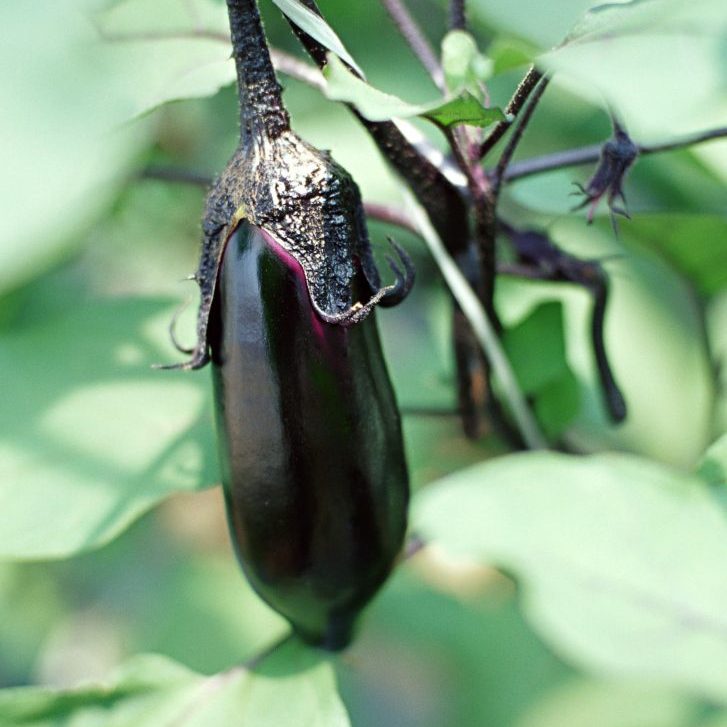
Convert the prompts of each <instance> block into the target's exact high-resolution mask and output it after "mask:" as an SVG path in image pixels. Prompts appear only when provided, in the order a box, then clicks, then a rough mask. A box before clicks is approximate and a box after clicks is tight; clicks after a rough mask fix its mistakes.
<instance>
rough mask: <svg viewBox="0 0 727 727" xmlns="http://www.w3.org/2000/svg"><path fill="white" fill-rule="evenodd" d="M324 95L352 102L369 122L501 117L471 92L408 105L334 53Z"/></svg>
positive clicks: (478, 121) (482, 121)
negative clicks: (350, 68) (350, 69)
mask: <svg viewBox="0 0 727 727" xmlns="http://www.w3.org/2000/svg"><path fill="white" fill-rule="evenodd" d="M324 74H325V76H326V80H327V84H326V96H328V98H330V99H333V100H334V101H345V102H346V103H352V104H354V105H355V106H356V108H357V109H358V110H359V111H360V112H361V114H363V116H365V117H366V118H367V119H369V121H388V120H389V119H394V118H408V117H411V116H421V117H422V118H425V119H429V120H430V121H434V122H436V123H438V124H440V125H442V126H454V125H456V124H469V125H472V126H489V125H490V124H492V123H493V122H495V121H501V120H503V119H504V118H505V116H504V115H503V113H502V111H501V110H500V109H499V108H489V109H486V108H485V107H484V106H483V105H482V104H481V103H480V102H479V101H478V100H477V99H476V98H475V97H474V96H472V94H470V93H468V92H466V91H465V92H463V93H462V94H461V95H460V96H458V97H456V98H452V99H440V100H439V101H433V102H431V103H428V104H410V103H408V102H407V101H403V100H402V99H400V98H398V97H397V96H393V95H391V94H389V93H384V92H383V91H379V90H378V89H376V88H374V87H373V86H370V85H369V84H368V83H366V82H365V81H362V80H361V79H360V78H357V77H356V76H355V75H354V74H353V73H351V71H349V70H348V69H347V68H346V66H345V65H344V64H343V63H341V61H339V60H338V59H337V58H336V57H335V56H332V55H329V56H328V65H327V66H326V69H325V71H324Z"/></svg>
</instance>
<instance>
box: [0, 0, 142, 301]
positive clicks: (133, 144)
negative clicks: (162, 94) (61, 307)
mask: <svg viewBox="0 0 727 727" xmlns="http://www.w3.org/2000/svg"><path fill="white" fill-rule="evenodd" d="M90 5H91V0H65V1H64V2H57V1H56V0H39V2H38V3H37V4H36V5H35V6H34V8H33V12H28V8H27V6H24V5H23V4H22V3H12V2H11V3H2V4H0V27H2V28H3V39H4V40H3V43H2V45H1V46H0V67H2V68H3V69H4V70H3V73H2V74H0V96H2V98H4V99H12V103H9V102H8V103H5V104H4V109H3V113H2V114H1V115H0V137H1V138H2V139H3V144H2V147H1V148H0V166H1V167H2V169H3V175H2V181H1V182H0V295H2V294H4V293H6V292H7V291H9V290H12V289H15V288H17V287H19V286H20V285H22V284H23V283H25V282H26V281H28V280H31V279H33V278H34V277H36V276H38V275H39V274H40V273H42V272H44V271H45V270H47V269H48V268H49V267H51V266H52V265H54V264H55V263H56V262H57V261H58V260H59V259H61V258H63V257H64V256H66V255H67V254H68V249H69V247H71V246H73V245H74V244H75V243H74V235H76V234H77V233H78V232H79V231H82V230H84V229H85V228H86V227H87V226H88V225H89V223H91V222H92V221H93V220H95V219H96V218H97V217H98V216H99V215H100V214H101V213H102V212H103V211H104V210H105V209H107V207H108V206H109V205H110V203H111V201H112V199H113V196H114V194H115V193H116V191H117V190H118V188H119V185H120V183H121V181H122V180H123V178H124V177H125V176H126V175H127V174H128V173H129V171H130V170H131V168H132V164H133V161H134V158H135V157H136V156H137V155H138V154H139V152H140V150H141V149H142V148H143V147H144V146H145V145H146V144H147V143H148V142H149V131H150V127H149V125H148V124H137V125H134V126H133V127H128V126H126V127H122V126H121V124H122V122H123V121H124V120H125V119H126V118H128V116H127V113H128V110H129V99H128V96H127V90H128V88H129V85H130V79H129V77H127V73H129V72H130V68H129V66H128V65H126V64H125V63H124V62H123V61H121V60H120V59H119V58H118V57H116V56H115V54H114V53H113V51H112V50H110V49H108V48H105V47H104V46H103V45H102V44H101V43H100V42H99V39H98V37H97V34H96V33H95V31H94V29H93V28H92V27H91V25H90V23H89V21H88V18H87V17H86V16H85V13H86V12H87V11H88V10H89V7H90Z"/></svg>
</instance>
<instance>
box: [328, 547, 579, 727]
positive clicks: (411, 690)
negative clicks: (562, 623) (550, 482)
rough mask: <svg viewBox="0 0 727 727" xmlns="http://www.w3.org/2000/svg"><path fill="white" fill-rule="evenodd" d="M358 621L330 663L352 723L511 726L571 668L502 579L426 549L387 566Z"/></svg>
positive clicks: (364, 725)
mask: <svg viewBox="0 0 727 727" xmlns="http://www.w3.org/2000/svg"><path fill="white" fill-rule="evenodd" d="M470 570H473V569H470ZM448 578H449V579H450V580H449V581H448V580H447V579H448ZM363 626H364V627H363V628H362V629H361V633H360V635H359V638H358V639H357V640H356V641H355V642H354V644H353V645H352V647H351V649H350V652H349V653H348V654H347V655H346V656H345V657H344V658H343V659H341V660H340V661H339V662H338V663H337V673H338V675H339V681H340V684H341V692H342V695H343V697H344V700H345V702H346V705H347V706H348V708H349V710H350V714H351V720H352V722H353V723H354V724H355V725H356V726H357V727H442V725H456V727H483V725H492V726H493V727H494V726H496V727H511V726H512V725H514V724H516V722H517V718H518V717H519V716H520V715H521V714H522V713H524V712H525V711H526V710H527V709H528V707H529V706H530V705H532V704H534V703H537V701H538V700H539V699H541V698H543V697H544V696H545V695H546V694H547V693H548V691H549V690H550V689H552V688H554V687H555V686H556V685H558V684H559V683H561V681H562V679H563V678H564V677H567V676H570V674H571V670H570V669H569V668H568V667H567V666H566V665H565V664H563V662H561V661H560V660H559V659H558V658H557V657H556V656H555V655H554V654H553V653H552V652H551V651H550V650H548V649H547V648H546V647H545V646H544V644H543V643H542V642H541V640H540V639H539V638H538V637H537V636H536V635H535V634H534V633H533V631H532V630H531V629H530V628H528V625H527V623H526V622H525V620H524V619H523V617H522V614H521V613H520V612H519V610H518V608H517V605H516V603H515V601H514V598H513V589H512V586H511V584H510V582H509V581H507V580H506V579H504V578H502V577H501V576H498V575H497V574H494V577H493V573H492V572H488V571H487V570H486V569H482V568H479V569H477V570H474V571H473V572H471V573H468V572H467V571H464V572H461V573H457V572H456V568H454V567H452V564H451V563H449V562H447V561H446V560H445V559H444V557H443V556H442V554H441V552H440V551H438V550H437V549H435V548H427V549H425V550H424V551H422V552H421V553H419V554H418V555H417V556H416V557H415V558H414V559H412V561H410V562H409V563H408V564H407V565H406V566H405V567H404V568H402V569H399V570H398V571H397V572H396V573H395V574H394V575H393V577H392V579H391V581H390V583H389V584H388V585H387V586H386V588H385V589H384V590H383V592H382V593H381V595H380V596H379V598H377V599H376V601H375V602H374V603H373V604H372V605H371V608H370V609H369V610H368V612H367V613H366V615H365V617H364V621H363Z"/></svg>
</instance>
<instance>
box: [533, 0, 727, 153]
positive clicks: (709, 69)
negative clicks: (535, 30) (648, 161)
mask: <svg viewBox="0 0 727 727" xmlns="http://www.w3.org/2000/svg"><path fill="white" fill-rule="evenodd" d="M726 39H727V14H725V12H724V4H723V2H722V0H692V1H690V2H684V0H632V2H625V3H611V4H607V5H600V6H598V7H596V8H593V9H592V10H591V11H589V12H588V13H587V14H586V15H585V16H584V18H583V19H582V21H581V22H580V23H578V24H577V25H576V27H575V28H574V29H573V30H572V31H571V33H570V34H569V35H568V37H567V39H566V41H565V42H564V44H563V45H561V46H559V47H558V48H556V49H554V50H553V51H551V52H549V53H546V54H545V55H543V56H542V57H541V58H540V60H539V63H540V64H541V65H543V66H544V67H546V68H549V69H550V70H551V71H554V72H556V73H558V74H559V75H562V77H565V78H567V79H569V81H570V82H573V83H576V84H578V88H579V91H580V92H581V93H585V94H586V95H587V96H588V97H590V98H592V99H593V100H594V101H596V102H597V103H598V102H599V99H598V94H603V96H605V98H606V100H607V101H608V103H609V104H610V105H612V106H613V107H614V108H615V109H616V110H617V111H618V112H619V114H620V115H621V116H622V117H623V119H624V120H625V122H626V124H627V126H628V128H629V131H630V132H631V133H632V135H633V136H634V138H637V139H639V141H641V142H646V141H648V140H650V139H663V138H664V136H665V134H668V135H673V134H678V133H685V132H688V131H694V130H697V129H702V128H708V127H709V126H712V125H715V126H716V125H721V124H723V123H724V118H725V114H726V113H727V83H726V82H725V76H724V55H723V53H724V48H725V40H726ZM675 99H678V102H675Z"/></svg>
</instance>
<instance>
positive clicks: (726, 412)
mask: <svg viewBox="0 0 727 727" xmlns="http://www.w3.org/2000/svg"><path fill="white" fill-rule="evenodd" d="M707 330H708V338H709V349H710V352H711V354H712V364H713V366H714V369H715V371H717V399H716V402H715V411H714V429H715V432H716V433H717V434H723V433H725V432H727V292H723V293H721V294H720V295H719V296H717V297H716V298H715V299H714V300H713V301H712V302H711V303H710V305H709V307H708V308H707Z"/></svg>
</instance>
